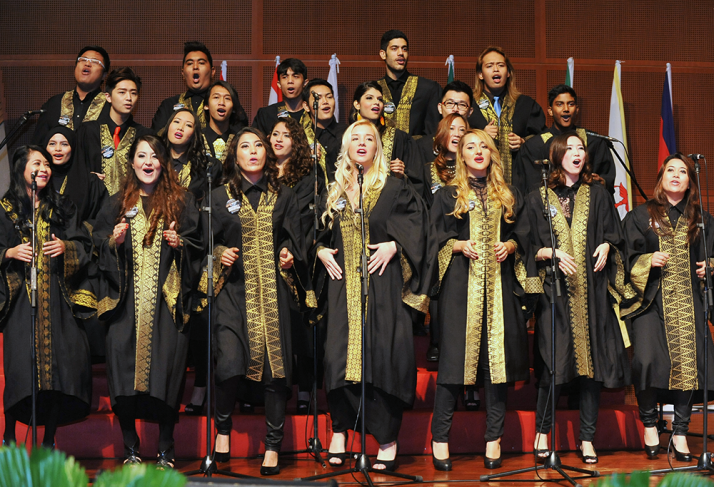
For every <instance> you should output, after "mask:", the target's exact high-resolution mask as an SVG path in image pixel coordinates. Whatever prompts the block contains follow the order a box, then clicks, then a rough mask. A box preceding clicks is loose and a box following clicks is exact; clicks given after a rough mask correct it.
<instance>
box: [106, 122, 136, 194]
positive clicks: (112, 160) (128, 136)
mask: <svg viewBox="0 0 714 487" xmlns="http://www.w3.org/2000/svg"><path fill="white" fill-rule="evenodd" d="M100 133H101V141H102V150H103V149H104V148H105V147H111V148H112V149H114V137H113V136H112V134H111V133H110V132H109V127H108V126H107V125H102V126H101V128H100ZM135 138H136V129H135V128H134V127H129V128H128V129H127V131H126V133H125V134H124V137H123V138H122V139H121V142H119V146H118V147H117V148H116V149H115V150H114V153H113V154H112V156H111V157H104V155H102V174H104V185H105V186H106V187H107V191H108V192H109V196H114V195H115V194H117V193H118V192H119V191H120V190H121V186H122V184H124V178H125V177H126V175H127V173H128V171H129V149H130V148H131V145H132V144H133V143H134V139H135Z"/></svg>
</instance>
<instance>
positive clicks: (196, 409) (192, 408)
mask: <svg viewBox="0 0 714 487" xmlns="http://www.w3.org/2000/svg"><path fill="white" fill-rule="evenodd" d="M205 405H206V395H204V396H203V402H202V403H201V404H200V405H199V404H194V403H192V402H190V403H188V404H186V407H185V408H183V412H184V413H186V414H188V415H189V416H203V408H204V406H205Z"/></svg>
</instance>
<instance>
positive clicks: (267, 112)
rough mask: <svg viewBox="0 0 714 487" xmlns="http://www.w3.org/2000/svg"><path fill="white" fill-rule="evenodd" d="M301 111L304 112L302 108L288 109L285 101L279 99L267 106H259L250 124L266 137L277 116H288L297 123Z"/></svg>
mask: <svg viewBox="0 0 714 487" xmlns="http://www.w3.org/2000/svg"><path fill="white" fill-rule="evenodd" d="M303 113H305V110H304V109H300V110H298V111H296V112H290V111H288V109H287V105H286V104H285V102H284V101H279V102H278V103H273V104H272V105H268V106H267V107H262V108H259V109H258V113H256V114H255V118H254V119H253V123H252V124H251V126H252V127H255V128H257V129H258V130H260V131H261V132H263V133H264V134H265V135H266V137H267V136H269V135H270V130H271V129H272V128H273V126H274V125H275V123H276V122H277V121H278V118H279V117H282V116H290V117H292V118H294V119H295V121H296V122H298V123H299V122H300V119H301V118H302V114H303Z"/></svg>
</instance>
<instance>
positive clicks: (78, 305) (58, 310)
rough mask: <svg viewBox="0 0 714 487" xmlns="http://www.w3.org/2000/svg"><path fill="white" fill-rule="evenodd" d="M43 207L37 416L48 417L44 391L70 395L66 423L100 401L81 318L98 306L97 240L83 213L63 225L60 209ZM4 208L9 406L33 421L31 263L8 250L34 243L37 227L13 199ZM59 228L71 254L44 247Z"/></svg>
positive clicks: (0, 230) (0, 301) (2, 303)
mask: <svg viewBox="0 0 714 487" xmlns="http://www.w3.org/2000/svg"><path fill="white" fill-rule="evenodd" d="M64 204H67V205H68V206H70V207H71V211H72V212H75V210H74V207H73V206H72V205H71V203H69V202H67V201H65V202H64ZM43 210H44V203H43V204H42V206H41V207H40V208H39V210H38V212H37V213H38V216H37V245H38V246H37V248H38V261H37V267H38V273H37V317H36V323H35V331H36V335H35V337H36V338H35V340H36V341H35V351H36V353H37V355H36V363H37V367H38V368H37V371H38V373H39V376H38V385H39V395H38V396H37V399H38V412H37V422H38V424H44V422H45V419H46V416H45V414H46V411H45V406H44V405H43V404H44V400H45V398H46V396H47V395H45V394H44V393H45V392H48V393H49V392H53V393H55V394H61V397H62V400H61V409H60V413H59V424H63V423H67V422H71V421H76V420H78V419H81V418H84V417H85V416H87V415H88V414H89V407H90V405H91V399H92V370H91V360H90V352H89V342H88V341H87V335H86V333H85V332H84V326H83V325H82V321H81V319H83V318H88V317H89V316H91V315H92V314H94V313H95V310H96V298H95V296H94V293H93V292H92V288H91V287H90V285H89V280H88V275H89V274H90V273H91V272H90V270H89V268H90V266H91V263H90V259H91V256H92V241H91V238H90V237H89V234H88V233H87V232H86V229H85V228H84V226H82V225H81V223H80V222H79V220H78V218H77V216H76V212H75V214H74V215H72V216H71V217H66V218H65V221H64V222H63V223H60V221H59V220H56V217H57V215H50V219H49V221H48V219H46V218H44V217H43V216H42V213H43ZM68 211H69V210H68ZM0 212H1V213H2V215H0V276H1V277H2V283H0V327H1V328H2V333H3V364H4V367H5V391H4V395H3V405H4V408H5V411H9V412H12V413H13V414H14V416H15V417H16V418H17V420H19V421H21V422H23V423H29V421H30V418H31V407H30V396H31V394H32V357H31V355H30V354H31V349H30V347H31V344H32V339H31V333H32V328H31V324H30V323H31V321H30V320H31V305H30V264H26V263H24V262H20V261H19V260H15V259H7V258H6V257H5V254H6V252H7V251H8V249H11V248H13V247H15V246H17V245H20V244H21V243H25V242H29V241H30V238H31V236H30V227H28V226H27V225H26V223H27V222H23V221H20V220H19V218H18V216H17V211H16V209H15V208H13V206H12V204H11V203H10V202H9V201H8V200H7V199H3V200H2V201H0ZM52 212H53V213H54V212H55V210H52ZM53 220H55V221H53ZM30 225H31V223H30ZM18 229H21V231H18ZM52 234H54V235H56V236H57V237H58V238H59V239H61V240H62V241H63V242H64V244H65V252H64V254H62V255H61V256H59V257H55V258H50V257H49V256H47V255H45V254H44V252H43V251H42V245H43V244H44V243H45V242H49V241H50V240H51V236H52Z"/></svg>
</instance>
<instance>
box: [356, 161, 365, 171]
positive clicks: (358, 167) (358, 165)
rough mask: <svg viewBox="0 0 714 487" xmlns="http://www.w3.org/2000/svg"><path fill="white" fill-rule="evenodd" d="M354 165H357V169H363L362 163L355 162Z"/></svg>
mask: <svg viewBox="0 0 714 487" xmlns="http://www.w3.org/2000/svg"><path fill="white" fill-rule="evenodd" d="M355 166H357V170H358V171H364V166H363V165H362V164H358V163H356V162H355Z"/></svg>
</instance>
